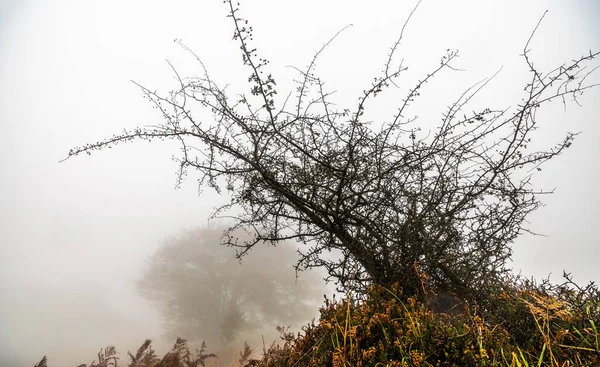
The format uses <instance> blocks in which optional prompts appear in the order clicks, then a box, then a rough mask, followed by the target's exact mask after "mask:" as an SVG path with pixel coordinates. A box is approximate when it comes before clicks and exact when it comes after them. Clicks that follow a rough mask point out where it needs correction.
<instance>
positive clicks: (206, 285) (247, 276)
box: [137, 228, 324, 348]
mask: <svg viewBox="0 0 600 367" xmlns="http://www.w3.org/2000/svg"><path fill="white" fill-rule="evenodd" d="M223 230H224V229H223V228H221V229H209V228H204V229H198V230H194V231H188V232H184V233H182V234H181V235H179V236H175V237H172V238H170V239H169V240H167V241H166V242H165V243H164V245H163V246H161V247H160V248H159V249H158V250H157V251H156V253H154V255H152V257H151V258H149V261H148V263H147V264H146V267H145V270H144V273H143V276H142V277H141V279H140V280H139V281H138V282H137V289H138V291H139V292H140V294H141V295H142V296H144V297H145V298H147V299H149V300H151V301H153V303H155V305H156V306H157V308H158V310H159V311H160V312H161V314H162V316H163V318H164V324H165V328H166V334H167V336H168V337H169V338H176V337H178V336H183V337H185V338H186V339H191V340H207V342H208V344H209V345H211V346H212V347H213V348H215V347H216V346H217V345H221V344H223V343H225V344H227V343H228V342H231V341H232V340H233V339H234V338H235V337H236V336H237V334H238V333H239V332H242V331H256V330H265V329H273V330H274V329H275V327H276V326H278V325H282V326H289V325H291V324H304V323H306V322H308V321H309V320H310V319H311V318H312V317H314V316H315V310H316V309H317V306H316V305H317V304H319V303H320V302H321V301H322V299H323V294H324V287H323V285H322V282H320V277H319V276H318V275H317V274H315V273H314V272H306V273H302V274H301V275H300V277H299V278H298V279H296V277H295V272H294V268H293V265H294V264H295V263H296V261H297V256H298V255H297V253H296V252H295V251H294V249H293V246H285V245H284V244H282V246H278V247H277V248H273V247H272V246H268V245H263V246H257V249H256V251H254V252H253V253H252V254H251V256H250V257H249V258H248V259H247V261H244V262H243V264H241V265H240V263H239V260H238V259H236V257H235V251H233V250H232V249H231V248H227V247H224V246H220V238H221V235H222V234H223ZM242 236H243V234H242Z"/></svg>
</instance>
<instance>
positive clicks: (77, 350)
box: [0, 0, 600, 366]
mask: <svg viewBox="0 0 600 367" xmlns="http://www.w3.org/2000/svg"><path fill="white" fill-rule="evenodd" d="M413 5H414V2H413V1H402V2H400V1H391V0H389V1H383V0H381V1H348V0H344V1H342V0H328V1H322V0H321V1H317V0H305V1H288V0H255V1H244V2H242V11H243V13H242V14H243V15H244V16H245V17H246V18H247V19H249V20H250V21H251V22H252V25H253V26H254V28H255V40H256V43H255V45H256V46H257V47H258V49H259V52H261V53H262V55H263V57H266V58H268V59H269V60H270V61H271V65H273V71H274V75H275V77H276V79H277V81H278V85H279V86H280V88H281V89H282V92H284V91H289V90H290V89H291V88H293V85H292V84H291V83H290V82H289V81H290V80H291V79H292V78H293V77H294V76H295V75H294V74H293V71H292V70H291V69H289V68H285V66H286V65H294V66H299V67H305V66H306V65H307V63H308V62H309V61H310V58H311V57H312V55H313V53H314V51H315V50H316V49H318V48H319V47H320V46H321V45H322V44H323V43H324V42H325V41H326V40H328V39H329V37H330V36H331V35H333V34H334V33H335V32H336V31H337V30H339V29H341V28H342V27H343V26H345V25H347V24H349V23H352V24H353V25H354V26H353V27H352V28H350V29H348V30H347V31H346V32H345V33H344V34H343V35H342V36H341V37H340V38H339V39H338V40H337V41H336V42H335V43H334V44H333V45H332V46H331V48H329V49H328V51H327V52H326V53H325V54H324V55H323V58H322V59H321V62H320V63H319V69H318V72H319V74H320V75H321V76H322V77H323V78H324V79H326V80H327V81H328V86H329V87H330V88H332V89H336V90H338V98H339V103H340V104H342V103H349V102H350V103H351V102H353V101H355V100H356V98H357V97H358V96H359V95H360V93H361V92H362V90H363V89H364V88H365V87H366V86H367V85H368V83H369V81H370V80H372V78H373V77H374V76H375V75H376V73H377V72H379V71H380V70H381V68H382V65H383V62H384V59H385V57H386V55H387V52H388V50H389V47H390V45H391V44H392V42H393V41H394V40H395V38H396V37H397V35H398V33H399V31H400V28H401V26H402V23H403V21H404V19H405V17H406V16H407V14H408V12H409V10H410V9H411V8H412V7H413ZM226 10H227V9H226V6H225V5H224V4H222V2H221V1H218V0H195V1H193V0H173V1H168V2H167V1H149V0H143V1H142V0H119V1H117V0H105V1H89V0H71V1H68V0H46V1H42V0H37V1H36V0H22V1H16V0H0V91H1V92H0V96H1V98H0V128H1V130H0V168H1V170H0V174H1V176H0V292H1V293H0V294H2V296H0V365H2V364H3V363H8V361H9V359H10V358H14V359H15V360H18V361H20V363H23V364H24V365H32V364H33V363H35V362H36V359H39V358H41V356H43V355H44V354H48V355H49V357H50V358H51V365H53V366H62V365H69V364H71V365H74V364H75V363H89V362H91V358H92V357H93V356H94V355H95V353H97V350H98V349H99V348H100V347H101V346H105V345H107V344H116V346H117V349H118V350H120V351H121V352H125V351H126V349H127V348H129V349H131V350H133V348H136V347H137V346H138V345H139V344H140V343H141V342H142V341H143V339H144V338H146V337H152V338H157V337H158V336H159V335H158V334H159V332H160V331H159V330H158V323H159V320H158V319H157V316H156V314H155V313H153V311H152V310H151V309H150V308H149V307H148V306H146V305H145V303H144V301H143V300H141V299H139V298H138V297H137V296H135V294H133V287H132V284H131V283H132V280H133V279H135V278H136V277H137V276H138V271H139V266H140V264H142V262H143V259H144V258H145V256H147V255H148V254H150V253H152V251H153V250H154V249H156V248H157V246H158V245H159V244H160V242H161V240H162V239H163V238H165V237H166V236H168V235H169V234H173V233H176V232H178V231H179V230H181V229H183V228H192V227H195V226H201V225H205V224H206V220H207V216H208V215H209V213H210V212H211V210H212V209H213V208H214V206H215V205H217V204H218V203H219V200H220V199H219V198H218V197H217V196H216V195H215V194H214V193H213V192H210V191H205V193H204V194H202V195H201V196H198V195H197V188H196V186H195V183H194V181H193V179H192V180H190V181H188V182H187V183H186V184H185V185H184V186H183V187H182V188H181V189H180V190H174V183H175V170H176V167H175V165H174V164H173V163H172V162H171V155H172V154H174V153H176V146H173V145H169V144H165V145H148V144H146V143H140V144H135V145H125V146H121V147H118V148H116V149H112V150H110V151H105V152H101V153H98V154H94V155H92V156H90V157H87V156H86V157H83V156H82V157H79V158H76V159H73V160H70V161H67V162H65V163H61V164H59V163H58V161H59V160H60V159H62V158H64V157H65V155H66V153H67V152H68V150H69V148H71V147H72V146H74V145H78V144H81V143H86V142H90V141H92V140H98V139H101V138H103V137H106V136H108V135H109V134H112V133H113V132H118V131H119V130H120V129H121V128H123V127H134V126H139V125H146V124H154V123H158V122H161V120H160V116H159V115H158V114H156V113H155V111H154V110H153V109H152V108H151V106H150V105H149V104H148V102H147V101H146V100H144V99H143V98H142V94H141V92H140V91H139V89H138V88H137V87H136V86H135V85H134V84H132V83H131V82H130V79H133V80H135V81H137V82H140V83H141V84H143V85H145V86H147V87H150V88H152V89H154V88H156V89H158V90H162V91H164V92H167V91H168V89H169V88H170V87H173V86H174V84H173V76H172V73H171V71H170V69H169V67H168V65H167V63H166V62H165V59H169V60H170V61H171V62H173V63H174V64H175V65H176V66H177V67H178V68H180V69H181V70H182V72H183V73H184V74H186V75H189V74H190V73H192V72H193V71H194V69H193V68H194V67H196V66H195V65H194V64H193V62H192V60H191V58H190V57H189V55H187V54H185V53H184V52H183V51H182V50H181V49H180V48H179V47H178V46H177V45H176V44H175V43H174V42H173V40H174V39H175V38H179V39H182V40H183V41H184V42H185V43H186V45H187V46H189V47H190V48H191V49H193V50H194V51H195V52H196V53H197V54H198V55H199V56H200V57H201V58H202V59H203V61H204V62H205V63H206V65H207V67H208V69H209V71H210V72H211V73H212V75H213V77H214V79H216V80H219V81H221V84H227V83H230V84H232V88H246V86H245V84H243V83H244V81H245V80H246V79H247V74H248V71H247V70H244V69H243V68H242V65H241V57H240V55H239V53H238V46H237V44H235V43H234V41H232V40H231V35H232V31H231V24H230V22H229V19H227V18H226V17H225V15H226V13H227V11H226ZM545 10H549V13H548V15H547V16H546V19H545V20H544V22H543V23H542V26H541V28H540V30H539V32H538V34H537V35H536V37H535V39H534V41H533V43H532V46H531V47H532V49H533V51H532V52H533V56H534V58H535V62H536V65H539V67H540V68H548V67H552V66H557V65H559V64H560V63H563V62H567V61H569V60H571V59H572V58H576V57H579V56H581V55H582V54H584V53H587V52H588V50H590V49H592V50H599V49H600V22H599V20H600V3H598V2H597V1H595V0H563V1H558V0H529V1H521V0H509V1H507V0H502V1H500V0H494V1H492V0H489V1H481V0H459V1H451V2H450V1H445V0H424V2H423V3H422V6H421V7H420V8H419V10H418V11H417V13H416V14H415V17H414V19H413V21H412V23H411V24H410V26H409V28H408V30H407V33H406V35H405V36H406V38H405V40H406V41H405V42H404V43H403V45H402V48H401V50H400V52H401V54H402V57H403V58H405V64H406V65H408V66H409V67H410V68H411V69H410V73H409V74H408V75H409V78H408V79H407V80H415V79H416V78H418V77H420V76H422V75H423V74H425V73H427V72H428V71H430V70H431V68H432V67H434V66H435V65H437V63H438V62H439V59H440V58H441V56H443V55H444V53H445V50H446V49H448V48H451V49H459V51H460V54H461V57H460V59H459V60H458V64H457V65H458V66H460V67H462V68H464V69H467V72H463V73H455V74H448V75H447V76H444V77H441V78H439V79H436V80H434V82H432V83H430V84H428V85H427V87H426V88H425V89H424V90H423V92H422V96H421V102H420V104H418V105H416V106H415V108H416V109H415V110H413V112H414V113H420V114H422V115H423V116H426V117H432V118H434V119H437V118H439V117H440V116H441V113H442V111H443V108H444V107H445V106H447V105H448V104H449V103H450V102H451V101H452V100H453V98H456V97H457V96H458V95H459V94H460V92H461V91H462V90H463V89H464V87H466V86H468V85H471V84H473V83H474V82H475V81H478V80H480V79H482V78H483V77H486V76H490V75H491V74H493V73H494V72H495V71H496V70H498V69H499V68H500V67H503V71H502V74H501V75H500V77H499V78H498V79H497V80H496V81H495V82H494V83H493V84H492V86H491V87H490V90H488V91H487V92H484V93H485V96H486V97H485V98H484V99H483V103H489V104H490V107H498V108H500V107H505V106H506V105H507V103H510V102H515V101H518V100H519V98H520V95H519V93H521V91H522V90H523V86H524V83H525V82H526V78H527V74H526V68H525V64H524V63H523V61H522V59H521V58H520V57H519V54H520V53H522V49H523V46H524V44H525V42H526V40H527V38H528V36H529V34H530V32H531V30H532V29H533V27H534V26H535V24H536V22H537V21H538V19H539V17H540V16H541V15H542V14H543V12H544V11H545ZM411 78H412V79H411ZM599 79H600V78H598V75H596V80H599ZM281 94H286V93H281ZM581 101H582V104H583V108H578V107H577V106H574V105H573V106H570V108H569V109H568V110H567V111H566V112H563V110H562V106H560V105H556V106H550V108H549V109H548V110H546V111H545V112H544V113H541V114H540V115H539V119H540V121H542V120H543V123H542V124H541V126H542V128H541V129H540V132H539V133H540V141H542V142H548V143H550V142H553V141H556V140H557V139H560V137H561V136H562V135H563V134H564V132H565V131H582V134H581V135H580V136H579V137H578V138H577V139H576V141H575V144H574V145H573V147H572V148H571V149H569V150H568V151H567V152H566V153H565V154H564V155H563V156H561V157H559V158H558V159H556V160H555V161H553V162H551V163H550V164H548V165H547V166H546V169H545V170H544V171H543V172H541V174H540V175H539V176H538V177H537V179H536V184H537V185H538V186H539V187H540V188H545V189H552V188H556V193H555V194H554V195H553V196H550V197H546V198H545V200H544V201H545V202H546V203H547V207H545V208H542V209H541V210H539V212H537V213H535V214H534V215H532V216H531V218H530V220H531V228H532V229H533V230H535V231H537V232H542V233H544V234H546V235H547V237H531V236H524V237H522V238H521V239H519V240H518V241H517V243H516V244H515V247H514V250H515V256H514V260H515V261H514V264H513V265H514V268H515V270H516V271H521V272H522V273H523V274H524V275H528V276H536V277H544V276H547V275H548V274H549V273H551V272H552V273H553V274H557V275H560V274H561V273H562V270H563V269H567V270H568V271H571V272H572V273H573V274H574V275H575V278H576V280H578V281H580V282H587V281H589V280H596V281H600V270H598V267H597V265H596V264H597V263H598V259H599V258H600V246H599V244H598V240H597V232H596V228H597V227H598V225H599V220H598V218H600V209H599V208H600V193H599V191H598V190H597V186H598V185H597V182H598V179H599V178H600V174H599V163H598V161H599V159H600V144H599V143H600V125H599V124H598V116H600V90H594V91H592V92H589V93H587V94H586V95H584V97H583V98H582V99H581ZM388 107H389V110H388V111H393V108H394V106H393V105H389V106H388ZM419 109H420V110H419ZM388 113H390V112H388ZM375 116H376V117H377V116H382V117H385V113H384V112H382V115H378V114H376V115H375ZM438 121H439V120H438ZM221 200H222V199H221ZM555 279H558V278H555ZM3 358H4V359H3Z"/></svg>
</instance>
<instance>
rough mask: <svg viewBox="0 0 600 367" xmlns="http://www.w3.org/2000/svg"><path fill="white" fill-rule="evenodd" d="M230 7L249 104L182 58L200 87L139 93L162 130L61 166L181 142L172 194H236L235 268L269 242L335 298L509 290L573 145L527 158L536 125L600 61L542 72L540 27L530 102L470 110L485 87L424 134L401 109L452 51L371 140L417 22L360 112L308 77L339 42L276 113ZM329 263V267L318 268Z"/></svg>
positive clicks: (189, 82) (584, 82)
mask: <svg viewBox="0 0 600 367" xmlns="http://www.w3.org/2000/svg"><path fill="white" fill-rule="evenodd" d="M225 3H226V4H227V5H228V7H229V17H230V18H231V20H232V24H233V29H234V33H233V37H234V39H235V40H237V41H238V42H239V45H240V49H241V52H242V56H243V63H244V65H245V67H247V68H248V69H249V71H250V76H249V79H248V81H249V84H250V94H242V95H235V96H230V95H228V94H227V93H226V90H225V89H224V88H223V87H221V86H220V85H219V84H218V83H217V82H216V81H215V80H213V79H211V77H210V74H209V72H208V71H207V70H206V68H205V67H204V64H203V63H202V62H201V60H200V59H199V58H198V57H197V56H196V55H195V54H193V52H192V51H190V50H189V49H187V48H186V47H185V46H183V45H182V46H183V47H184V48H185V49H186V50H187V51H189V52H191V53H192V55H194V56H195V57H196V58H197V60H198V63H199V65H200V66H201V67H202V75H200V76H195V77H181V76H180V75H179V74H178V73H177V71H176V70H175V68H173V71H174V73H175V75H176V77H177V80H178V81H179V85H178V87H177V88H176V89H175V90H173V91H172V92H171V93H170V94H169V95H167V96H162V95H160V94H157V93H156V92H154V91H152V90H150V89H147V88H145V87H143V86H140V87H141V88H142V90H143V92H144V93H145V96H146V97H147V98H148V99H149V100H150V101H152V103H154V105H155V106H156V107H157V108H158V110H159V111H160V112H161V113H162V116H163V117H164V122H163V123H162V124H160V125H157V126H150V127H144V128H137V129H134V130H131V131H125V132H123V133H121V134H118V135H115V136H113V137H111V138H109V139H106V140H103V141H100V142H97V143H93V144H88V145H84V146H81V147H76V148H74V149H72V150H71V151H70V152H69V155H68V157H73V156H76V155H79V154H81V153H88V154H89V153H91V152H92V151H95V150H100V149H103V148H107V147H111V146H113V145H116V144H118V143H122V142H128V141H132V140H140V139H141V140H150V141H155V140H162V139H175V140H177V141H178V142H179V143H180V144H181V156H180V157H179V159H178V163H179V174H178V182H180V181H181V180H182V179H183V178H184V177H185V175H186V172H187V170H189V169H193V170H196V171H198V172H199V173H200V175H201V180H200V185H201V187H203V186H208V187H210V188H213V189H214V190H216V191H217V192H218V193H221V192H222V191H223V190H225V191H227V192H228V193H229V194H230V195H231V201H230V203H228V204H227V205H225V206H223V207H220V208H218V209H217V210H216V212H215V214H214V215H215V216H220V215H223V214H224V212H228V214H230V215H232V216H233V217H234V218H235V220H236V224H235V225H233V226H232V227H231V228H230V229H229V231H233V230H236V229H239V228H243V229H245V230H247V231H249V232H251V233H252V234H253V239H252V240H251V241H243V242H242V241H237V240H236V239H235V238H234V237H233V236H230V235H229V233H230V232H226V233H225V235H224V239H223V243H225V244H227V245H230V246H235V247H237V248H238V256H240V257H241V256H243V255H244V254H246V253H247V251H249V250H250V249H251V248H252V247H254V246H255V245H256V244H258V243H260V242H261V241H269V242H273V243H276V242H279V241H284V240H297V241H299V242H301V243H303V244H305V245H306V246H305V247H304V250H303V251H302V253H301V255H302V257H301V260H300V262H299V263H298V267H299V268H310V267H324V268H325V269H326V270H327V272H328V274H329V277H330V278H331V279H333V280H335V281H337V282H338V284H339V286H340V288H342V289H354V290H357V291H359V292H361V291H363V290H364V287H365V286H366V285H369V284H371V283H378V284H384V285H385V284H390V283H393V282H397V281H400V282H401V284H403V287H404V292H405V294H417V293H418V292H419V290H420V289H421V287H422V281H423V279H424V276H426V277H427V278H428V282H429V284H430V285H431V286H434V287H436V288H441V289H443V290H444V291H450V292H453V293H455V294H458V295H461V296H464V297H467V296H468V295H470V294H474V292H475V291H476V290H477V289H482V287H487V286H490V284H491V283H493V282H496V281H498V280H499V279H501V278H502V275H503V274H504V273H505V272H507V269H506V267H505V264H506V262H507V260H508V259H509V258H510V256H511V247H510V245H511V243H512V242H513V240H514V239H515V238H516V237H517V236H518V235H519V234H521V233H523V232H524V231H527V228H525V227H524V220H525V218H526V217H527V215H528V214H530V213H531V212H532V211H534V210H536V209H537V208H538V207H539V206H540V201H539V196H540V195H541V194H545V193H546V192H544V191H540V190H537V189H536V188H534V187H533V186H532V185H531V183H530V179H531V177H532V174H533V173H535V172H536V169H539V167H540V165H542V164H543V163H545V162H546V161H548V160H550V159H552V158H554V157H556V156H557V155H559V154H561V153H562V152H563V151H564V150H565V149H566V148H567V147H569V146H570V145H571V143H572V141H573V138H574V135H575V134H571V133H569V134H567V135H566V136H565V137H564V139H563V140H561V141H558V142H556V143H555V144H553V145H552V146H549V147H546V148H545V149H542V150H539V149H533V148H531V143H532V139H533V138H534V137H535V131H536V129H537V127H538V121H537V120H536V112H537V111H538V110H539V109H540V107H541V106H542V105H546V104H549V103H550V102H552V101H556V100H558V101H559V102H560V101H562V103H564V104H565V106H566V105H567V103H569V102H574V103H577V97H578V96H579V95H580V94H581V93H582V92H584V91H585V90H587V89H589V88H592V87H594V86H596V84H593V83H591V82H589V80H588V79H589V78H588V77H589V76H590V74H591V73H592V72H593V71H594V70H595V69H596V68H597V66H596V67H593V65H591V66H590V64H591V63H592V62H593V61H592V60H593V59H594V58H595V57H596V56H597V55H598V53H597V52H596V53H592V52H590V53H589V54H587V55H585V56H582V57H580V58H578V59H576V60H573V61H571V62H569V63H567V64H562V65H559V66H558V67H556V68H555V69H553V70H550V71H548V72H544V71H541V70H538V69H536V68H535V67H534V63H533V61H532V60H531V57H530V52H529V47H530V43H531V41H532V38H533V35H534V34H535V32H536V30H537V27H538V26H539V23H538V24H537V26H536V27H535V29H534V30H533V32H532V33H531V36H530V38H529V40H528V41H527V43H526V44H525V47H524V50H523V55H522V56H523V59H524V61H525V64H526V66H527V68H528V70H529V71H530V77H531V78H530V80H529V81H528V82H527V83H526V86H525V90H524V93H523V99H522V101H521V103H519V104H518V105H516V106H510V107H506V108H492V107H491V106H490V108H485V109H482V110H478V111H474V112H468V111H470V110H471V109H470V108H469V109H467V107H468V106H469V103H470V101H471V99H472V98H473V97H474V96H475V95H477V94H478V93H480V92H481V91H482V90H483V89H484V87H485V86H486V85H487V84H488V83H489V82H490V80H492V79H493V77H492V78H488V79H485V80H483V81H481V82H480V83H477V84H476V85H474V86H472V87H471V88H469V89H467V90H466V91H465V92H464V94H462V95H461V96H460V98H458V99H457V100H455V101H454V102H453V103H451V104H450V106H449V107H448V109H447V110H446V111H445V112H444V113H443V114H442V117H443V119H442V122H441V124H440V125H439V127H438V128H437V129H436V130H435V131H432V132H430V133H427V134H425V133H424V132H421V131H420V130H419V127H418V125H417V124H416V121H415V120H416V117H408V116H409V115H408V109H409V107H410V106H411V104H412V102H413V101H414V100H415V99H416V98H417V97H419V96H420V93H421V92H422V91H423V89H424V87H425V85H426V83H428V82H430V81H432V80H433V79H434V78H435V76H436V75H438V74H439V73H442V72H443V71H445V70H453V69H454V67H453V66H452V64H453V61H454V60H455V58H456V57H457V55H458V52H457V51H450V50H449V51H448V52H447V54H446V55H444V56H443V57H442V58H441V60H440V64H439V66H437V68H436V69H435V70H432V71H431V72H430V73H429V74H427V75H426V76H425V77H424V78H422V79H421V80H419V81H418V83H417V84H416V85H414V87H412V88H411V89H410V90H408V92H407V94H406V96H405V97H404V98H403V99H402V101H401V103H400V104H399V106H397V108H396V109H395V111H393V112H392V113H391V114H390V116H389V117H388V118H386V119H385V120H384V121H383V123H382V124H381V127H377V128H375V127H373V126H372V125H370V124H369V122H368V121H365V117H364V113H365V109H366V108H367V105H368V103H369V102H370V101H371V100H372V99H374V98H376V97H377V96H378V95H379V94H380V93H383V92H386V91H389V90H393V89H394V88H395V87H397V86H396V84H395V80H396V79H397V78H398V77H399V76H400V75H401V74H402V73H403V72H404V71H405V70H406V67H404V66H403V65H402V63H398V62H397V61H396V54H397V53H398V48H399V45H400V41H401V40H402V37H403V34H404V30H405V28H406V26H407V24H408V22H409V20H410V16H409V17H408V19H407V21H406V23H405V24H404V26H403V27H402V31H401V32H400V36H399V38H398V40H397V41H396V42H395V43H394V45H393V46H392V48H391V51H390V53H389V56H388V57H387V59H386V60H385V64H384V68H383V72H382V73H381V74H380V75H379V76H377V77H376V78H375V79H374V81H373V83H372V85H370V86H369V87H368V88H367V89H366V90H365V91H364V94H363V95H362V97H361V98H360V99H359V101H358V103H357V105H356V106H352V107H349V108H338V107H336V105H334V104H333V103H332V101H331V93H330V92H328V90H327V89H326V88H325V87H324V83H323V81H322V79H321V78H319V77H318V76H317V75H316V74H315V60H317V58H318V57H319V56H320V54H321V52H322V51H323V50H324V49H325V48H326V47H327V46H328V45H329V44H330V42H331V41H333V39H335V38H336V37H337V36H338V34H339V33H338V34H336V35H335V36H334V37H333V38H332V39H331V40H330V41H329V42H327V43H326V44H325V46H323V48H321V49H320V50H319V51H318V52H317V53H316V54H315V55H314V58H313V59H312V61H311V62H310V64H309V65H308V67H307V68H306V69H304V70H300V69H298V73H299V74H300V78H299V79H300V80H299V82H298V86H297V90H296V94H295V95H292V93H290V94H289V95H288V96H287V97H286V98H284V99H282V100H281V101H280V102H279V103H276V94H277V86H276V83H275V79H274V78H273V76H272V75H271V74H269V73H268V71H267V69H268V61H267V60H264V59H262V58H260V57H259V56H258V53H257V51H256V49H255V48H253V47H252V45H251V40H252V28H251V27H250V26H248V22H247V20H245V19H243V18H241V17H240V15H239V10H238V7H237V6H236V5H235V4H234V3H232V2H231V1H225ZM417 6H418V4H417ZM416 9H417V8H416V7H415V10H416ZM415 10H413V13H414V11H415ZM411 16H412V13H411ZM542 19H543V17H542ZM540 22H541V19H540ZM195 108H198V109H199V110H203V109H204V110H205V111H209V112H210V113H211V114H212V116H213V121H212V122H207V121H203V120H201V119H200V118H197V117H196V114H195V112H194V111H195ZM239 209H241V210H239ZM238 212H240V214H238ZM330 251H333V252H334V253H335V254H336V256H334V257H332V256H324V254H325V253H326V252H330Z"/></svg>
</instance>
